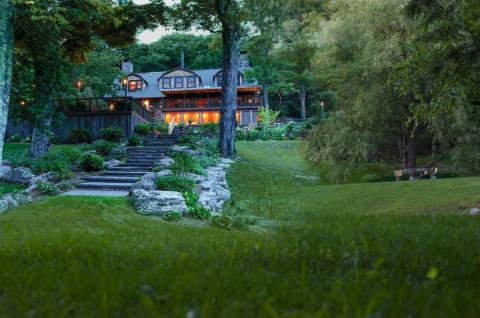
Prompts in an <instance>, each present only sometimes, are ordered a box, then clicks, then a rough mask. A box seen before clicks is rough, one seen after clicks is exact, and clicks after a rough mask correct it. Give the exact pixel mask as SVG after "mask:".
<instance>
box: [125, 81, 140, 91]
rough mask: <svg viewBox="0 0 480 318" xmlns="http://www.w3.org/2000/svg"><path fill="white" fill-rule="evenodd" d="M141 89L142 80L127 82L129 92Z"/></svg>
mask: <svg viewBox="0 0 480 318" xmlns="http://www.w3.org/2000/svg"><path fill="white" fill-rule="evenodd" d="M142 89H143V83H142V80H133V81H128V91H129V92H135V91H141V90H142Z"/></svg>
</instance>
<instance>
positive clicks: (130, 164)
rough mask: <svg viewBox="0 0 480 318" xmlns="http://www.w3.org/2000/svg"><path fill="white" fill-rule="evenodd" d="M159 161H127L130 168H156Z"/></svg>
mask: <svg viewBox="0 0 480 318" xmlns="http://www.w3.org/2000/svg"><path fill="white" fill-rule="evenodd" d="M157 161H158V159H154V160H139V159H136V160H127V165H128V166H142V165H145V166H147V165H149V166H154V165H155V164H156V162H157Z"/></svg>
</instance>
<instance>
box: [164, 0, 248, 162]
mask: <svg viewBox="0 0 480 318" xmlns="http://www.w3.org/2000/svg"><path fill="white" fill-rule="evenodd" d="M172 13H173V16H174V17H175V26H176V27H177V28H179V29H183V30H186V29H190V28H191V27H192V26H193V27H199V28H201V29H204V30H209V31H212V32H219V31H221V32H222V42H223V79H224V81H223V87H222V107H221V111H220V114H221V116H220V134H219V148H220V154H221V155H222V156H223V157H226V158H232V157H234V156H235V152H236V151H235V129H236V120H235V113H236V110H237V74H238V73H237V72H238V68H239V66H240V39H241V35H242V22H243V21H244V20H245V10H244V6H243V1H240V0H182V1H181V3H180V4H178V5H176V7H175V8H174V11H173V12H172ZM219 27H220V29H219Z"/></svg>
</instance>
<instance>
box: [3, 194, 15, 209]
mask: <svg viewBox="0 0 480 318" xmlns="http://www.w3.org/2000/svg"><path fill="white" fill-rule="evenodd" d="M2 200H3V201H6V202H7V203H8V208H9V209H11V208H16V207H17V206H18V202H17V200H15V199H14V198H13V195H12V194H11V193H9V194H6V195H4V196H3V198H2Z"/></svg>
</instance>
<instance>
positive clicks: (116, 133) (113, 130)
mask: <svg viewBox="0 0 480 318" xmlns="http://www.w3.org/2000/svg"><path fill="white" fill-rule="evenodd" d="M100 132H101V134H102V138H103V139H105V140H107V141H111V142H120V140H122V138H124V137H125V132H124V131H123V130H122V128H120V127H110V128H103V129H102V130H101V131H100Z"/></svg>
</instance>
